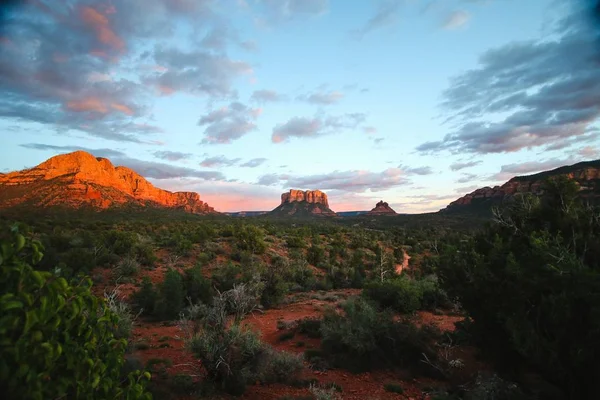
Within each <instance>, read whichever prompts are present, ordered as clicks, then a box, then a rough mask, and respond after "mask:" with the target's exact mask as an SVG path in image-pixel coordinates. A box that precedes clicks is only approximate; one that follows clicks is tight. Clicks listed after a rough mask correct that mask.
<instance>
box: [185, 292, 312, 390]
mask: <svg viewBox="0 0 600 400" xmlns="http://www.w3.org/2000/svg"><path fill="white" fill-rule="evenodd" d="M259 297H260V293H259V291H258V287H254V286H249V285H244V284H242V285H239V286H236V287H235V288H234V289H231V290H228V291H226V292H222V293H220V294H219V295H218V296H216V297H215V298H214V299H213V301H212V303H211V306H210V307H208V306H201V307H196V306H193V307H191V308H190V309H189V310H188V313H187V317H186V319H184V320H183V321H182V322H181V326H182V328H183V330H184V332H185V333H186V335H187V345H188V347H189V348H190V350H191V351H192V353H193V354H194V355H195V356H196V357H198V358H199V359H200V361H201V362H202V365H203V366H204V368H205V370H206V373H207V377H208V379H209V380H210V381H211V382H213V383H214V384H215V386H216V387H217V388H219V389H221V390H224V391H226V392H227V393H230V394H234V395H240V394H242V393H243V392H244V391H245V388H246V385H247V383H248V382H255V381H256V380H260V381H263V382H282V381H284V380H286V379H287V378H288V377H290V376H291V375H293V374H296V373H297V372H298V371H299V370H300V369H301V368H302V363H301V362H300V361H299V359H298V358H297V357H295V356H293V355H289V354H285V353H277V352H276V351H274V350H273V349H272V348H271V347H270V346H268V345H265V344H264V343H262V342H261V341H260V339H259V337H258V335H257V334H256V333H254V332H253V331H250V330H249V329H248V328H247V327H244V326H242V324H241V322H242V319H243V318H244V316H245V315H246V314H247V313H248V312H251V311H252V310H253V309H254V308H255V307H256V306H257V304H258V299H259Z"/></svg>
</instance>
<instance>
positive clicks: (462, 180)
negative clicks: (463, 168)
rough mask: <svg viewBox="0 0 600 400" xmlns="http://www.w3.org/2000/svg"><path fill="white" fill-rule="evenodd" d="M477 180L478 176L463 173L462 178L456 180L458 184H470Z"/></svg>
mask: <svg viewBox="0 0 600 400" xmlns="http://www.w3.org/2000/svg"><path fill="white" fill-rule="evenodd" d="M477 178H478V176H477V175H476V174H468V173H463V174H462V178H458V179H457V180H456V183H469V182H473V181H474V180H476V179H477Z"/></svg>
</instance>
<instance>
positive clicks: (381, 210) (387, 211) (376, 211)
mask: <svg viewBox="0 0 600 400" xmlns="http://www.w3.org/2000/svg"><path fill="white" fill-rule="evenodd" d="M367 215H397V214H396V211H394V210H393V209H392V207H390V206H389V204H388V203H386V202H385V201H383V200H382V201H380V202H378V203H377V204H375V208H373V209H372V210H371V211H369V212H368V213H367Z"/></svg>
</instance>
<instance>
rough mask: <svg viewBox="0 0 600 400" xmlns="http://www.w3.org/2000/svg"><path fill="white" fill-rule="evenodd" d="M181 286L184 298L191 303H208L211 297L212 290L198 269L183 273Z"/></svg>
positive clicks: (194, 268)
mask: <svg viewBox="0 0 600 400" xmlns="http://www.w3.org/2000/svg"><path fill="white" fill-rule="evenodd" d="M183 286H184V288H185V297H186V298H189V299H190V301H191V302H192V303H198V302H201V303H210V301H211V299H212V296H213V288H212V286H211V284H210V280H208V279H207V278H205V277H204V275H202V270H201V269H200V267H198V266H195V267H192V268H189V269H186V270H185V271H184V272H183Z"/></svg>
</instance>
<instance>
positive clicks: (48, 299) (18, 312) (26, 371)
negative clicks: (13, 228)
mask: <svg viewBox="0 0 600 400" xmlns="http://www.w3.org/2000/svg"><path fill="white" fill-rule="evenodd" d="M42 251H43V247H42V245H41V243H39V242H37V241H29V240H26V239H25V238H24V237H23V236H22V235H20V234H18V233H17V232H13V233H12V238H11V240H10V241H2V243H1V245H0V293H2V296H0V354H2V356H1V357H0V382H2V384H1V386H2V391H3V396H5V397H7V398H10V399H55V398H61V397H63V398H69V399H88V398H103V399H149V398H150V396H149V395H148V394H147V393H146V390H145V386H146V381H147V380H148V379H149V374H147V373H144V374H140V372H139V371H135V372H131V373H130V374H129V375H128V377H126V379H124V380H123V376H122V372H123V366H124V363H125V358H124V354H125V349H126V347H127V341H126V340H125V339H118V338H116V337H115V327H118V325H119V320H118V317H117V315H116V314H114V313H113V312H112V311H111V310H110V309H109V308H108V307H107V306H106V304H105V302H104V301H103V300H102V299H98V298H97V297H95V296H94V295H93V294H92V293H91V291H90V287H91V281H90V280H89V279H84V280H79V281H78V282H77V283H73V284H69V283H68V282H67V281H66V280H65V279H64V278H61V277H57V276H53V275H52V274H51V273H48V272H42V271H37V270H35V269H34V268H32V267H31V266H30V264H29V263H32V264H36V263H38V262H39V261H40V260H41V259H42V256H43V255H42ZM121 383H123V384H121Z"/></svg>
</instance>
